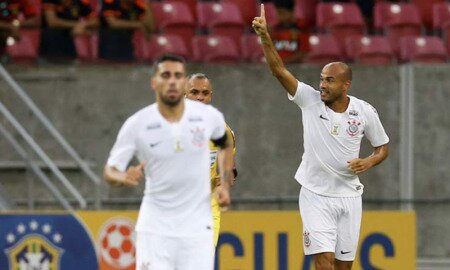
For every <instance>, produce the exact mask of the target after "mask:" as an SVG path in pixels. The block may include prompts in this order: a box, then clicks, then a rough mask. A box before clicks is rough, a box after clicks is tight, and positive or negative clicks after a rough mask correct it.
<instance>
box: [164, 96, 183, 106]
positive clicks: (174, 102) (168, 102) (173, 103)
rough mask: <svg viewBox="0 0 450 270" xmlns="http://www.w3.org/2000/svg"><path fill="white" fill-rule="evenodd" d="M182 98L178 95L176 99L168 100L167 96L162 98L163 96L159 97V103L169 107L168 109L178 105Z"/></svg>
mask: <svg viewBox="0 0 450 270" xmlns="http://www.w3.org/2000/svg"><path fill="white" fill-rule="evenodd" d="M182 98H183V95H180V96H178V97H176V98H169V97H168V96H164V95H161V96H160V100H161V102H162V103H163V104H164V105H166V106H169V107H175V106H177V105H178V104H180V102H181V99H182Z"/></svg>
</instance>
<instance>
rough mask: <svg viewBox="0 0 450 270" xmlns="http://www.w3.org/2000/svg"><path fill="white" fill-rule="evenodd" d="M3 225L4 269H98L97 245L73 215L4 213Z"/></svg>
mask: <svg viewBox="0 0 450 270" xmlns="http://www.w3.org/2000/svg"><path fill="white" fill-rule="evenodd" d="M0 224H2V226H1V228H0V235H2V236H3V237H1V238H0V249H1V250H2V252H0V269H11V270H30V269H33V270H34V269H36V270H61V269H64V270H76V269H98V263H97V258H96V254H95V249H94V245H93V243H92V241H91V239H90V238H89V235H88V234H87V233H86V231H85V230H84V228H83V226H82V225H81V224H80V223H79V222H78V220H77V219H76V218H74V216H72V215H2V216H1V217H0ZM80 254H81V255H80Z"/></svg>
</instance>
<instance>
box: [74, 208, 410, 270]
mask: <svg viewBox="0 0 450 270" xmlns="http://www.w3.org/2000/svg"><path fill="white" fill-rule="evenodd" d="M76 215H77V216H78V218H79V219H80V221H81V222H82V223H84V224H85V226H86V228H87V230H88V231H89V233H90V235H91V237H92V239H93V240H94V241H95V243H96V250H97V254H98V258H99V268H100V270H119V269H126V270H131V269H134V234H133V233H132V230H133V226H134V222H135V221H136V217H137V212H135V211H124V212H118V211H111V212H108V211H100V212H97V211H96V212H92V211H78V212H76ZM302 241H303V237H302V232H301V220H300V216H299V213H298V211H252V212H247V211H242V212H241V211H236V212H233V211H231V212H226V213H224V214H223V216H222V225H221V235H220V239H219V244H218V247H217V256H216V270H291V269H295V270H312V269H314V267H313V263H312V259H311V258H310V257H305V256H304V255H303V248H302ZM353 269H356V270H358V269H362V270H372V269H402V270H408V269H411V270H412V269H416V220H415V213H414V212H398V211H365V212H364V213H363V221H362V229H361V236H360V242H359V247H358V253H357V257H356V260H355V263H354V267H353Z"/></svg>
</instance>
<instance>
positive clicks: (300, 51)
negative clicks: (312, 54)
mask: <svg viewBox="0 0 450 270" xmlns="http://www.w3.org/2000/svg"><path fill="white" fill-rule="evenodd" d="M274 4H275V7H276V9H277V13H278V18H279V20H280V22H279V24H277V25H276V26H275V27H274V28H273V29H272V39H273V43H274V45H275V48H276V49H277V51H278V54H279V55H280V57H281V58H282V59H283V61H284V62H285V63H293V62H301V61H302V60H303V58H304V56H305V55H306V54H307V52H308V51H309V36H310V33H309V31H308V30H307V29H306V27H305V26H304V23H303V22H301V21H299V20H297V19H296V18H295V17H294V0H275V1H274Z"/></svg>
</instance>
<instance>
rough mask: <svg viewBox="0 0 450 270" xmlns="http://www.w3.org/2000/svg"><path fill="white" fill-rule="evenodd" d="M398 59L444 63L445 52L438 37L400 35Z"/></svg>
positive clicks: (445, 59)
mask: <svg viewBox="0 0 450 270" xmlns="http://www.w3.org/2000/svg"><path fill="white" fill-rule="evenodd" d="M400 61H402V62H410V61H413V62H421V63H445V62H447V52H446V50H445V46H444V43H443V42H442V40H441V39H440V38H438V37H434V36H427V37H402V38H401V39H400Z"/></svg>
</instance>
